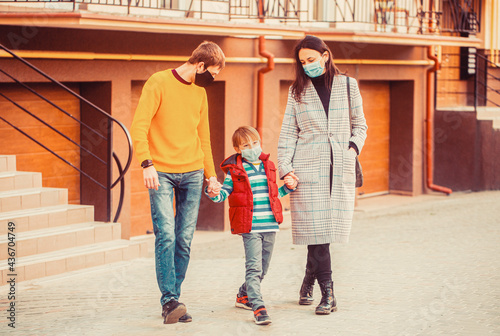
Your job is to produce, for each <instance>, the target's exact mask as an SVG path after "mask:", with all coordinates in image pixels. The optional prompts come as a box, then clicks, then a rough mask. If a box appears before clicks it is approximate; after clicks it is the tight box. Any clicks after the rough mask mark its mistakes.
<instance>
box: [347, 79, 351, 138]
mask: <svg viewBox="0 0 500 336" xmlns="http://www.w3.org/2000/svg"><path fill="white" fill-rule="evenodd" d="M346 82H347V102H348V104H349V128H350V129H351V135H352V123H351V118H352V112H351V85H350V84H351V83H350V82H351V80H350V77H348V76H346Z"/></svg>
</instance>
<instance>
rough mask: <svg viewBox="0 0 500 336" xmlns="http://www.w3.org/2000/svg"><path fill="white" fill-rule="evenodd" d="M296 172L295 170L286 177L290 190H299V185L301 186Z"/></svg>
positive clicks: (286, 183)
mask: <svg viewBox="0 0 500 336" xmlns="http://www.w3.org/2000/svg"><path fill="white" fill-rule="evenodd" d="M294 172H295V170H292V171H291V172H289V173H288V174H286V175H285V177H284V181H285V185H286V187H287V188H288V189H290V190H293V189H295V188H297V185H298V184H299V178H298V177H297V175H295V174H294Z"/></svg>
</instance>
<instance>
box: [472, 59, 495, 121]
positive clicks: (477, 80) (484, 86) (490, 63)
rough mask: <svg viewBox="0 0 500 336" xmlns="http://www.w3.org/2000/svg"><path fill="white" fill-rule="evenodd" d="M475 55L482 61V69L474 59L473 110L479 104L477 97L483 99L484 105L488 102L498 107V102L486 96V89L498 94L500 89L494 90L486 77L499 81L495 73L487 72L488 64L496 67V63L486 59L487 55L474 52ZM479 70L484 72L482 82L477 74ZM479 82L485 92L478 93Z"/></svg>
mask: <svg viewBox="0 0 500 336" xmlns="http://www.w3.org/2000/svg"><path fill="white" fill-rule="evenodd" d="M476 57H477V58H478V59H479V60H482V61H484V69H482V68H480V67H479V62H478V61H477V60H476V80H475V83H474V86H475V89H474V90H475V99H474V110H475V111H477V107H478V106H479V98H481V99H483V100H484V103H485V106H486V105H487V104H488V102H489V103H491V104H493V105H495V106H498V107H500V104H498V103H496V102H494V101H493V100H491V99H489V98H488V91H492V92H494V93H496V94H499V95H500V90H496V89H495V88H493V86H490V85H488V77H490V78H492V79H493V80H495V81H497V82H500V78H498V77H496V76H495V75H493V74H491V73H489V72H488V64H489V65H492V66H495V67H496V64H495V63H494V62H492V61H490V60H489V59H488V57H486V56H483V55H480V54H476ZM479 72H481V73H483V74H484V81H483V82H480V81H479V76H478V73H479ZM479 84H481V85H482V86H483V88H484V91H485V94H480V93H479Z"/></svg>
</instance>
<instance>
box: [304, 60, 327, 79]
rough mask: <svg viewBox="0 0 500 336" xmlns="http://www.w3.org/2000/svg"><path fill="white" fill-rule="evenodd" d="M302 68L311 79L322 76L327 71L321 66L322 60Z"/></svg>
mask: <svg viewBox="0 0 500 336" xmlns="http://www.w3.org/2000/svg"><path fill="white" fill-rule="evenodd" d="M302 67H303V68H304V72H305V73H306V75H307V76H309V77H311V78H315V77H318V76H321V75H322V74H323V71H324V70H325V66H324V65H321V58H320V59H319V60H317V61H316V62H313V63H309V64H305V65H303V66H302Z"/></svg>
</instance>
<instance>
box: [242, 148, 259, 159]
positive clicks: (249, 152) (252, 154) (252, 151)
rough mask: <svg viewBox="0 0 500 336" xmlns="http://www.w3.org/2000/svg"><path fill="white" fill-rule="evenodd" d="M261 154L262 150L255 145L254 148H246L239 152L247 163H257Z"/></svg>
mask: <svg viewBox="0 0 500 336" xmlns="http://www.w3.org/2000/svg"><path fill="white" fill-rule="evenodd" d="M261 153H262V148H260V145H257V146H255V147H254V148H247V149H242V150H241V156H242V157H243V158H244V159H245V160H247V161H249V162H256V161H258V160H259V156H260V154H261Z"/></svg>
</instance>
